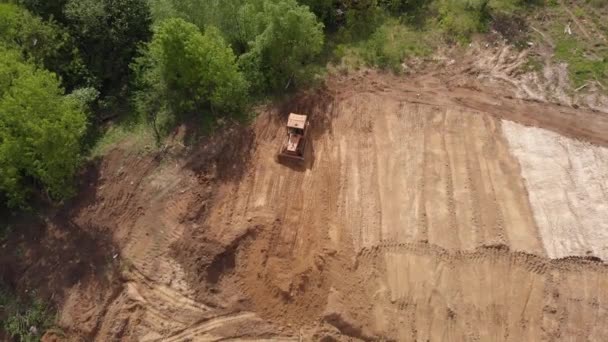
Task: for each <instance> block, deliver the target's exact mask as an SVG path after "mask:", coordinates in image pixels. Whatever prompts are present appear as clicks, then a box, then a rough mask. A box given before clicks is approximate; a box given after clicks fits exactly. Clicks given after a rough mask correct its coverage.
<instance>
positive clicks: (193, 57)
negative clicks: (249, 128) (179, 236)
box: [0, 0, 540, 204]
mask: <svg viewBox="0 0 608 342" xmlns="http://www.w3.org/2000/svg"><path fill="white" fill-rule="evenodd" d="M537 1H540V0H466V1H460V0H53V1H47V0H5V1H1V2H2V3H0V52H1V53H0V59H1V60H0V197H2V198H9V199H10V200H11V203H13V204H15V203H20V202H21V203H22V201H23V200H24V199H25V198H27V195H28V192H31V191H34V190H36V189H38V190H44V191H46V192H47V193H48V194H49V196H50V197H51V198H61V197H63V196H65V195H66V194H68V193H69V189H70V186H69V185H70V178H71V176H72V175H73V174H74V172H75V171H76V169H77V168H78V165H79V161H80V159H81V153H82V150H83V147H82V143H83V142H82V137H83V135H85V134H86V136H87V137H94V136H96V132H101V131H102V130H103V129H102V128H101V127H102V125H100V123H101V122H103V120H106V119H107V118H113V117H116V116H118V114H116V113H121V112H128V111H129V110H131V109H134V111H135V112H137V113H139V114H141V115H140V116H134V117H137V118H140V117H145V118H148V119H150V120H151V121H152V123H153V127H155V128H158V127H159V126H158V125H157V121H158V120H157V119H158V118H159V117H160V118H163V120H164V121H163V122H164V123H166V124H167V125H166V126H165V127H167V128H168V127H169V125H170V124H178V123H179V122H180V120H184V119H185V118H186V117H188V118H192V117H193V115H196V117H199V118H200V117H203V118H208V119H209V118H216V117H226V116H230V115H234V114H237V113H243V112H246V110H247V105H248V104H249V103H251V102H252V101H256V100H258V99H260V98H264V97H265V96H268V95H270V94H280V93H283V92H285V91H288V90H292V89H296V88H297V87H300V86H302V85H304V84H306V83H307V81H308V80H310V79H311V78H312V76H314V75H315V71H316V70H318V69H319V68H320V67H321V66H322V65H323V64H324V63H326V61H327V57H328V56H331V55H332V51H334V54H333V56H334V57H338V58H339V56H345V55H347V54H348V53H350V52H349V51H352V49H355V50H356V51H357V52H356V54H357V56H359V57H361V58H362V59H363V60H364V61H365V62H366V63H368V64H369V65H374V66H378V67H383V68H391V69H393V70H395V71H399V70H401V69H402V68H403V66H402V61H403V59H406V58H408V57H411V56H422V55H424V54H427V53H429V51H430V49H429V48H428V46H426V43H425V40H424V39H419V34H420V33H421V32H422V31H421V30H422V29H424V27H425V25H434V31H441V32H443V33H444V35H445V36H447V37H452V38H454V37H455V38H456V39H457V40H467V39H468V38H469V37H470V36H471V34H472V33H474V32H478V31H483V30H484V29H486V27H487V24H488V22H490V21H491V20H492V19H493V18H494V16H495V14H496V13H499V12H512V11H516V10H518V9H520V8H523V7H524V6H526V5H528V4H530V3H535V2H537ZM413 23H416V25H411V24H413ZM326 37H329V40H330V44H328V45H325V40H326V39H325V38H326ZM426 41H427V42H428V40H426ZM324 48H325V50H324ZM349 48H350V49H351V50H348V49H349ZM321 52H324V53H323V56H322V58H321V56H320V55H321ZM131 87H134V89H135V91H134V92H132V91H131ZM63 89H67V92H68V93H70V94H69V95H65V92H64V90H63ZM97 95H100V101H98V102H96V104H95V106H93V107H92V108H94V110H92V111H93V113H92V114H96V115H91V116H90V120H89V121H90V122H89V123H88V122H87V121H88V120H87V118H88V117H89V116H87V115H86V114H85V112H86V111H87V110H91V109H90V108H91V107H86V108H85V106H84V105H83V104H84V103H87V102H90V101H91V99H94V98H97ZM131 104H132V105H133V106H132V107H131V106H130V105H131ZM125 109H127V110H125ZM106 114H109V115H106ZM127 114H128V113H126V114H125V115H127ZM159 114H161V115H159ZM87 127H88V130H87ZM156 132H157V138H158V139H161V138H162V134H161V133H162V132H159V131H158V129H157V130H156ZM87 146H88V145H87Z"/></svg>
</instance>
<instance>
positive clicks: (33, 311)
mask: <svg viewBox="0 0 608 342" xmlns="http://www.w3.org/2000/svg"><path fill="white" fill-rule="evenodd" d="M0 318H2V329H3V330H4V332H5V333H6V334H7V335H8V336H11V337H12V338H13V339H14V340H16V341H22V342H30V341H31V342H33V341H40V338H41V337H42V335H43V334H44V333H45V332H46V331H47V330H48V329H51V328H53V327H54V325H55V313H54V312H53V310H51V308H50V307H48V306H47V305H46V304H45V303H44V302H43V301H41V300H40V299H38V298H35V295H34V296H32V297H31V298H29V299H28V300H25V301H24V300H20V299H19V298H17V297H16V296H15V295H14V294H13V293H11V292H10V291H8V290H7V289H5V288H2V287H0Z"/></svg>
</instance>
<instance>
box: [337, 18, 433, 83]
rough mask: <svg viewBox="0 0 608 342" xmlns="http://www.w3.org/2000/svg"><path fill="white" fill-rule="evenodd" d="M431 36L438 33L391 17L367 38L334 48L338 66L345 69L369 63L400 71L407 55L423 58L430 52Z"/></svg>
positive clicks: (431, 45)
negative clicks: (418, 28)
mask: <svg viewBox="0 0 608 342" xmlns="http://www.w3.org/2000/svg"><path fill="white" fill-rule="evenodd" d="M433 38H434V39H439V35H438V34H434V32H432V31H418V30H414V29H412V28H410V27H409V26H407V25H405V24H402V23H400V22H399V21H398V20H397V19H393V18H391V19H388V20H387V21H385V22H384V24H382V25H380V26H379V27H378V28H377V29H376V30H375V31H374V32H373V33H372V34H371V35H370V36H369V38H368V39H366V40H363V41H360V42H357V43H351V44H340V45H338V46H337V47H336V50H335V51H336V52H335V53H336V57H337V58H336V59H337V60H338V61H340V64H339V66H338V69H339V70H340V71H341V72H348V71H350V70H351V69H355V70H357V69H359V68H361V67H363V66H372V67H378V68H381V69H388V70H392V71H393V72H396V73H399V72H401V71H402V70H403V67H402V63H403V62H404V61H405V60H407V59H408V58H412V57H423V56H427V55H429V54H431V53H432V52H433V50H434V43H433Z"/></svg>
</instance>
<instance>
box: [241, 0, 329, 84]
mask: <svg viewBox="0 0 608 342" xmlns="http://www.w3.org/2000/svg"><path fill="white" fill-rule="evenodd" d="M238 20H239V23H240V24H239V25H240V27H241V28H242V32H243V37H244V38H245V39H248V44H249V50H248V51H247V52H246V53H244V54H243V55H242V56H241V57H240V64H241V67H242V68H243V70H244V71H245V72H246V74H247V76H248V79H249V80H250V82H251V83H252V85H253V86H254V89H255V90H257V91H267V90H279V89H285V88H287V87H288V86H289V85H292V84H294V83H297V82H299V81H301V80H304V79H306V78H307V77H308V76H310V69H309V68H308V66H309V64H310V63H311V62H312V61H313V59H314V58H315V57H316V56H317V55H318V54H319V53H320V51H321V49H322V47H323V24H322V23H320V22H318V21H317V18H316V16H315V15H314V14H313V13H312V12H311V11H310V10H309V8H308V7H307V6H303V5H299V4H298V3H297V2H296V1H295V0H257V1H249V2H248V3H247V4H246V5H245V6H243V7H242V8H241V9H240V11H239V17H238Z"/></svg>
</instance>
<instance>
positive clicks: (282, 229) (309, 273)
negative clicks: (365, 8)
mask: <svg viewBox="0 0 608 342" xmlns="http://www.w3.org/2000/svg"><path fill="white" fill-rule="evenodd" d="M370 77H371V78H372V79H373V77H377V76H375V75H371V76H370ZM387 77H388V76H387ZM388 78H389V80H388V83H387V84H383V85H379V84H371V85H370V81H369V80H362V81H356V80H355V82H354V83H353V82H346V81H344V82H342V83H340V81H336V80H331V82H330V84H329V87H330V89H329V90H327V89H326V90H323V91H326V92H328V93H331V92H332V91H334V93H331V97H332V100H331V101H330V102H331V105H330V106H321V105H318V104H317V103H316V102H315V101H309V102H306V104H302V103H303V102H302V100H301V98H298V97H296V99H294V100H293V106H291V107H290V109H289V111H294V112H300V113H305V114H309V115H310V117H311V118H312V131H311V136H313V137H314V138H313V139H312V144H313V145H314V160H313V161H312V162H311V165H309V166H307V167H304V168H296V167H293V166H287V165H281V164H278V163H276V162H275V161H274V156H275V153H276V149H277V146H279V145H280V143H281V139H282V138H283V134H284V132H285V127H284V124H285V122H284V121H282V119H284V116H282V115H283V114H285V113H284V112H283V110H282V109H281V110H279V111H280V113H277V110H276V109H273V108H269V109H266V110H264V111H262V112H261V113H260V115H259V116H258V118H257V119H256V122H255V128H254V131H255V132H256V139H255V145H254V146H255V147H254V152H253V157H252V159H251V163H250V164H251V166H250V168H249V169H248V172H247V173H246V174H245V175H244V176H243V178H242V179H238V180H236V181H233V182H226V183H224V184H222V185H221V187H220V189H219V190H218V194H217V196H216V201H214V203H213V205H212V207H211V208H210V209H209V216H208V217H205V218H204V219H202V220H201V221H200V222H198V224H199V227H201V228H200V229H198V230H199V231H204V234H203V236H204V237H205V239H208V240H212V241H218V242H220V243H221V244H223V245H226V246H231V247H230V248H229V250H230V251H231V252H230V253H228V254H226V253H224V252H222V254H218V255H219V256H220V257H226V258H227V259H228V260H231V263H232V264H233V267H231V268H227V269H224V270H223V271H222V272H223V273H222V274H221V275H220V276H219V279H220V281H219V283H217V287H218V288H228V289H229V291H228V292H229V293H230V291H234V293H235V295H236V293H238V294H239V295H240V296H241V298H242V302H241V304H242V305H243V307H242V310H244V311H246V312H255V313H256V314H259V315H260V317H262V318H263V319H266V320H269V321H272V322H275V323H279V324H281V325H283V326H287V325H288V324H289V325H291V326H295V327H296V328H308V327H311V326H315V325H321V326H322V329H330V330H332V329H333V331H337V332H338V333H339V334H342V335H343V336H348V338H360V339H368V340H374V339H377V340H382V339H385V340H391V339H393V340H407V339H408V338H409V339H419V340H543V339H545V340H552V339H553V340H555V339H557V340H559V339H560V338H564V339H569V338H575V339H577V338H584V337H590V338H591V337H597V336H606V334H607V333H608V332H606V331H605V330H603V329H604V328H597V327H598V326H602V327H603V326H604V325H603V324H602V323H603V322H604V321H605V319H606V318H607V316H606V313H605V311H606V309H605V308H604V307H605V305H603V304H602V303H603V302H602V301H604V300H605V299H608V298H604V295H605V294H604V293H600V292H601V289H602V287H603V286H606V285H608V283H606V279H605V274H606V271H605V270H604V268H603V267H604V266H602V265H600V263H598V262H597V261H594V260H591V259H583V258H579V259H566V260H550V259H547V258H546V254H547V253H546V252H545V247H544V245H543V241H541V235H540V233H539V228H538V227H537V224H536V221H535V216H534V215H535V213H534V212H533V210H532V207H531V205H530V199H529V198H528V191H527V189H526V186H525V183H524V180H523V179H522V177H521V173H522V170H524V169H525V165H521V166H520V159H518V158H516V157H515V156H514V155H512V154H511V152H512V146H511V145H512V144H511V142H510V141H508V139H507V138H505V136H503V128H504V127H503V126H504V123H503V122H502V121H501V118H502V117H505V116H509V115H511V116H512V117H515V118H516V119H518V120H520V121H526V120H528V121H526V122H527V123H530V122H535V123H537V122H540V121H542V120H544V119H542V120H540V119H539V120H540V121H538V120H537V121H535V120H536V119H535V117H534V116H533V115H532V114H525V115H524V114H522V113H516V114H509V110H519V109H521V108H527V107H526V104H522V103H519V102H518V103H515V102H509V101H506V100H505V102H504V103H503V102H502V101H503V99H500V98H499V99H494V98H490V97H488V96H481V97H480V98H475V97H474V96H473V98H472V99H466V100H462V99H458V95H455V94H453V93H451V92H447V93H446V94H445V96H442V95H443V93H441V91H438V92H436V91H435V90H436V89H435V88H437V89H439V88H440V86H441V85H438V84H436V83H433V82H423V83H421V85H419V87H418V88H417V89H415V90H411V88H412V87H413V86H412V85H411V84H409V83H407V82H406V81H395V84H391V80H390V77H388ZM350 81H352V80H350ZM332 82H333V83H332ZM342 86H343V87H344V90H343V88H341V87H342ZM424 87H435V88H433V89H424ZM332 89H333V90H332ZM336 89H337V90H336ZM413 91H418V92H419V93H420V95H419V96H416V95H415V93H414V94H412V92H413ZM457 92H458V94H460V90H458V91H457ZM462 94H473V92H469V91H468V90H467V91H463V93H462ZM475 94H476V93H475ZM529 108H530V110H537V109H538V108H540V107H538V106H536V105H535V104H533V105H530V107H529ZM494 109H495V110H494ZM547 111H548V114H547V115H548V116H551V115H553V116H554V118H555V117H560V115H561V114H560V115H557V114H555V112H552V111H554V108H548V109H547ZM541 114H544V113H543V112H541ZM536 115H539V114H538V113H536ZM568 115H570V114H568ZM570 118H572V117H570ZM600 125H602V123H600ZM583 126H584V127H583ZM583 126H579V128H580V129H582V130H584V131H586V132H587V133H585V134H587V136H586V138H587V139H588V140H595V141H601V140H602V139H603V138H602V137H599V136H598V135H597V134H596V133H598V132H599V129H597V128H594V129H592V130H587V127H588V125H587V124H584V125H583ZM589 127H590V126H589ZM552 129H554V131H560V132H562V131H563V132H569V134H574V132H575V131H576V130H570V129H566V128H564V127H555V126H553V127H552ZM561 185H562V184H561V183H557V186H558V187H559V186H561ZM598 188H601V187H598ZM596 214H597V213H596ZM241 237H244V238H241ZM205 239H203V240H204V241H207V240H205ZM182 243H186V242H182ZM205 243H207V242H205ZM205 243H200V242H198V244H197V242H196V241H194V242H192V243H191V244H192V246H194V247H195V248H193V249H194V250H196V247H198V248H200V249H204V246H206V245H205ZM220 260H221V258H220ZM197 271H198V272H200V269H197V268H194V269H190V270H189V272H190V274H195V273H196V272H197ZM577 277H578V279H585V280H583V281H584V282H585V285H583V287H580V286H579V287H577V286H575V285H574V284H573V283H571V281H572V280H573V279H577ZM191 278H194V279H197V278H196V277H195V276H194V277H192V276H191ZM198 279H201V277H199V278H198ZM201 288H203V289H206V287H204V286H201ZM556 293H557V294H558V295H557V296H555V294H556ZM206 295H208V292H205V291H199V293H198V296H197V298H204V296H206ZM594 303H595V304H594ZM582 321H585V322H592V323H590V324H594V327H593V329H587V330H585V329H583V328H581V325H580V324H579V323H580V322H582ZM201 322H203V321H201ZM202 324H204V323H202ZM583 325H584V324H583ZM328 326H329V328H328ZM194 329H196V328H194ZM305 330H306V329H305ZM324 331H325V330H324ZM315 336H316V335H315ZM332 336H333V335H332Z"/></svg>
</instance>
